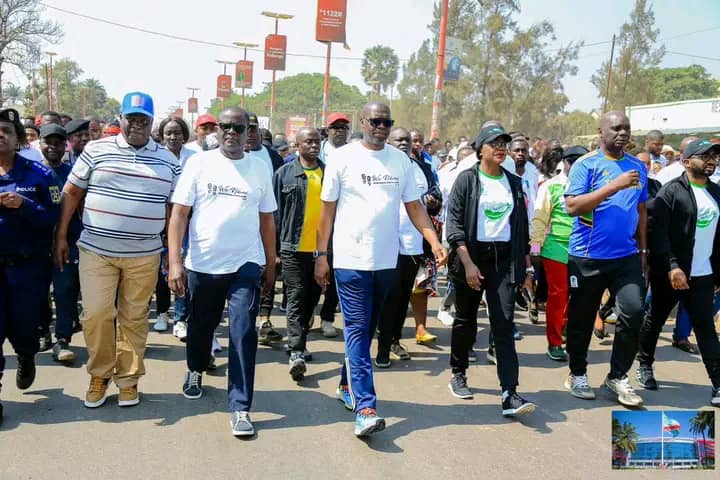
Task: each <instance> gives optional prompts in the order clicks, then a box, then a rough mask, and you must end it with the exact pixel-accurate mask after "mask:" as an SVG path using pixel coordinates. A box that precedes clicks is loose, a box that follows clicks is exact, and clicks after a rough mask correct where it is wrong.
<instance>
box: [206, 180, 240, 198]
mask: <svg viewBox="0 0 720 480" xmlns="http://www.w3.org/2000/svg"><path fill="white" fill-rule="evenodd" d="M207 187H208V195H225V196H228V197H238V198H241V199H243V200H247V196H248V191H247V190H243V189H241V188H239V187H235V186H233V185H217V184H215V183H208V185H207Z"/></svg>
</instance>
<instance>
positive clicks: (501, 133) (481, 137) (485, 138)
mask: <svg viewBox="0 0 720 480" xmlns="http://www.w3.org/2000/svg"><path fill="white" fill-rule="evenodd" d="M498 138H502V139H504V140H505V142H507V143H509V142H510V141H511V140H512V137H511V136H510V135H508V134H507V133H505V129H504V128H502V127H501V126H499V125H490V126H487V127H485V128H483V129H482V130H480V133H478V134H477V137H475V140H474V141H473V142H472V143H471V144H470V146H471V147H473V148H474V149H475V150H480V148H481V147H482V146H483V145H484V144H486V143H489V142H493V141H495V140H497V139H498Z"/></svg>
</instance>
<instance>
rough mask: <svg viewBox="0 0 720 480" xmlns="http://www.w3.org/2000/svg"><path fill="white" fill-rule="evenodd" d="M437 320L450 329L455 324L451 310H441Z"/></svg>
mask: <svg viewBox="0 0 720 480" xmlns="http://www.w3.org/2000/svg"><path fill="white" fill-rule="evenodd" d="M437 318H438V320H440V322H442V324H443V325H447V326H448V327H452V324H453V323H454V322H455V317H453V316H452V313H450V310H440V311H439V312H438V314H437Z"/></svg>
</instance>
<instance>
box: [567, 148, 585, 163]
mask: <svg viewBox="0 0 720 480" xmlns="http://www.w3.org/2000/svg"><path fill="white" fill-rule="evenodd" d="M588 152H589V150H588V149H587V148H585V147H583V146H582V145H573V146H572V147H568V148H566V149H565V150H564V151H563V156H562V159H563V160H567V161H568V162H569V163H573V162H574V161H575V160H577V159H578V158H579V157H582V156H583V155H585V154H586V153H588Z"/></svg>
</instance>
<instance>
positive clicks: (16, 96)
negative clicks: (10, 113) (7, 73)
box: [2, 82, 24, 105]
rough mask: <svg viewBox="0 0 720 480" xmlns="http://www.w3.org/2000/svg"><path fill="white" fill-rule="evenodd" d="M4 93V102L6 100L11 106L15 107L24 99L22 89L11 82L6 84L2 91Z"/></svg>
mask: <svg viewBox="0 0 720 480" xmlns="http://www.w3.org/2000/svg"><path fill="white" fill-rule="evenodd" d="M2 93H3V97H4V100H6V101H7V102H8V104H10V105H15V104H16V103H18V101H20V100H22V99H23V97H24V95H23V90H22V88H20V87H18V86H17V85H15V84H13V83H10V82H8V83H6V84H5V86H4V87H3V89H2Z"/></svg>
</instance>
